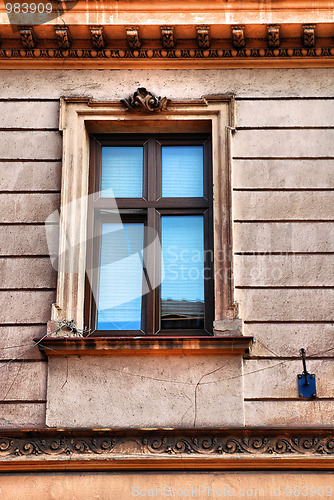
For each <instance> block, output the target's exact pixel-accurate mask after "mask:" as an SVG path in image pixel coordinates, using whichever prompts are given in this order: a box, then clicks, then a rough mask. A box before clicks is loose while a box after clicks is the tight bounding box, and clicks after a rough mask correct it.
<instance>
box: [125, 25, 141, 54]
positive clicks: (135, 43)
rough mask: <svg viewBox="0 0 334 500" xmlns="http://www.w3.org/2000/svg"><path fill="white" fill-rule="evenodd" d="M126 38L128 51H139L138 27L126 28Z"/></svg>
mask: <svg viewBox="0 0 334 500" xmlns="http://www.w3.org/2000/svg"><path fill="white" fill-rule="evenodd" d="M126 36H127V40H128V45H129V47H130V49H140V47H141V40H140V38H139V28H138V26H128V27H127V28H126Z"/></svg>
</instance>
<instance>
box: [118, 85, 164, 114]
mask: <svg viewBox="0 0 334 500" xmlns="http://www.w3.org/2000/svg"><path fill="white" fill-rule="evenodd" d="M168 102H169V99H167V97H164V98H161V97H160V96H159V97H156V96H154V95H153V94H151V92H148V91H147V90H146V89H145V88H144V87H140V88H138V89H137V90H136V92H135V93H134V94H133V96H130V97H129V98H128V99H122V100H121V103H122V104H124V106H126V107H127V109H128V110H130V111H144V112H148V113H159V112H160V111H165V110H166V109H167V105H168Z"/></svg>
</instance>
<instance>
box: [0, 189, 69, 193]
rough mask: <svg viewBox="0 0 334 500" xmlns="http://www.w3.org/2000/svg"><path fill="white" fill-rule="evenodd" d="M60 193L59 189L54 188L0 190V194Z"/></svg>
mask: <svg viewBox="0 0 334 500" xmlns="http://www.w3.org/2000/svg"><path fill="white" fill-rule="evenodd" d="M59 193H60V190H59V189H55V190H51V189H31V190H30V191H29V190H26V189H24V190H23V189H22V190H20V189H16V190H15V191H9V190H8V191H2V190H0V194H59Z"/></svg>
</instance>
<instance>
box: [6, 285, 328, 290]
mask: <svg viewBox="0 0 334 500" xmlns="http://www.w3.org/2000/svg"><path fill="white" fill-rule="evenodd" d="M235 288H238V289H240V290H333V289H334V285H333V286H326V285H320V286H309V285H290V286H288V285H281V286H270V285H269V286H268V285H262V286H256V285H254V286H252V285H236V286H235ZM0 291H1V290H0Z"/></svg>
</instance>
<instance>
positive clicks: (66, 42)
mask: <svg viewBox="0 0 334 500" xmlns="http://www.w3.org/2000/svg"><path fill="white" fill-rule="evenodd" d="M55 34H56V38H57V42H58V47H59V48H60V49H69V48H70V47H71V45H72V41H71V35H70V29H69V27H68V26H55Z"/></svg>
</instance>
